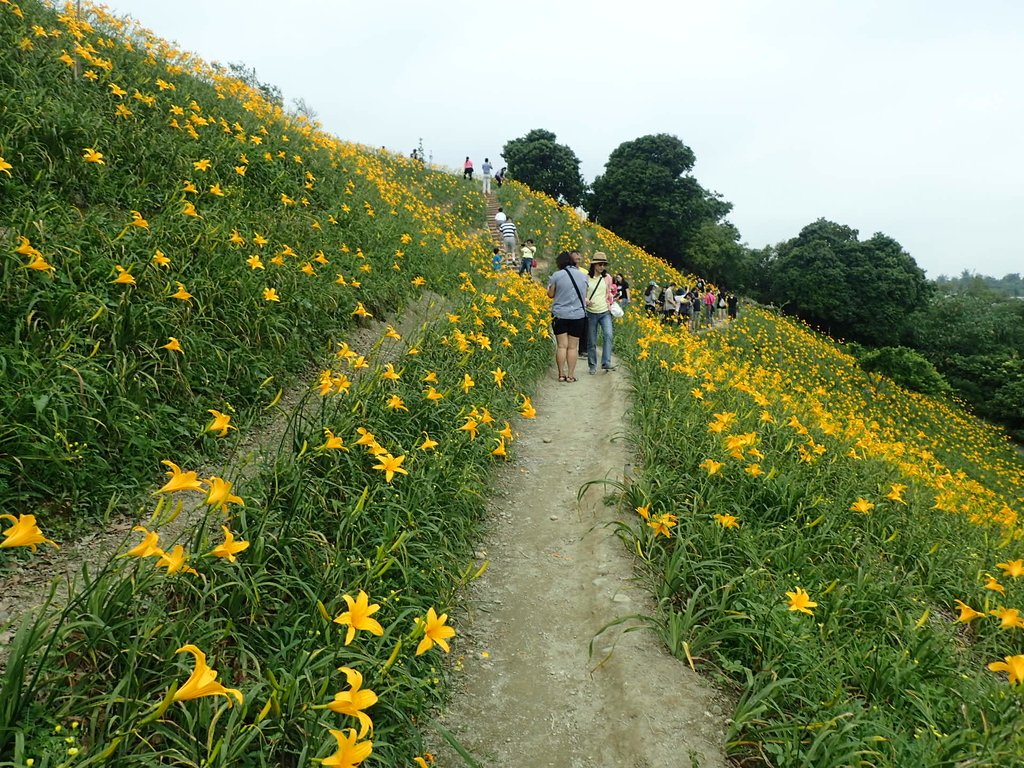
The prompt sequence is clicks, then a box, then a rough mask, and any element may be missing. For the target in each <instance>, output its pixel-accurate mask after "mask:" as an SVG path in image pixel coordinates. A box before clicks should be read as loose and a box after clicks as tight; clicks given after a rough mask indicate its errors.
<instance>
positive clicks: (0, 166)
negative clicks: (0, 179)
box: [0, 156, 14, 176]
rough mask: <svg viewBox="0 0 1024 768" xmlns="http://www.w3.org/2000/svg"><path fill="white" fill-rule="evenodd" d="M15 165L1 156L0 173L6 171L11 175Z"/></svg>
mask: <svg viewBox="0 0 1024 768" xmlns="http://www.w3.org/2000/svg"><path fill="white" fill-rule="evenodd" d="M13 167H14V166H13V165H11V164H10V163H8V162H7V161H6V160H4V158H3V156H0V173H6V174H7V175H8V176H10V175H11V168H13Z"/></svg>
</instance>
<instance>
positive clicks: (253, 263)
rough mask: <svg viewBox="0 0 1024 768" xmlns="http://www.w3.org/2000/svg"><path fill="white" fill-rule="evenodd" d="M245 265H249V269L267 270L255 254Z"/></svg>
mask: <svg viewBox="0 0 1024 768" xmlns="http://www.w3.org/2000/svg"><path fill="white" fill-rule="evenodd" d="M245 263H246V264H248V265H249V269H265V267H264V266H263V262H262V261H260V257H259V256H257V255H256V254H253V255H252V256H250V257H249V258H248V259H246V260H245Z"/></svg>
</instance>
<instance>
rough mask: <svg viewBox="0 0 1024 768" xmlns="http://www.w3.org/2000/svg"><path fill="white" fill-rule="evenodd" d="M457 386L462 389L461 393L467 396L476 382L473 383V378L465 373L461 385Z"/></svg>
mask: <svg viewBox="0 0 1024 768" xmlns="http://www.w3.org/2000/svg"><path fill="white" fill-rule="evenodd" d="M459 386H461V387H462V391H463V392H465V393H467V394H468V393H469V390H470V389H472V388H473V387H475V386H476V382H475V381H473V377H472V376H470V375H469V374H468V373H467V374H464V375H463V377H462V384H460V385H459Z"/></svg>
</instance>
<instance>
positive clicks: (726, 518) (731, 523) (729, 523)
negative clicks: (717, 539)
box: [713, 513, 740, 528]
mask: <svg viewBox="0 0 1024 768" xmlns="http://www.w3.org/2000/svg"><path fill="white" fill-rule="evenodd" d="M713 517H714V520H715V522H716V523H718V524H719V525H720V526H722V527H723V528H739V527H740V521H739V518H737V517H734V516H733V515H730V514H721V513H719V514H716V515H714V516H713Z"/></svg>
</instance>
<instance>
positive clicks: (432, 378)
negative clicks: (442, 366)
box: [423, 371, 437, 384]
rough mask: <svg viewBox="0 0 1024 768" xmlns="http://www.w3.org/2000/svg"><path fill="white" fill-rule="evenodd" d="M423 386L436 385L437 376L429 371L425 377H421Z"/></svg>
mask: <svg viewBox="0 0 1024 768" xmlns="http://www.w3.org/2000/svg"><path fill="white" fill-rule="evenodd" d="M423 382H424V383H425V384H437V374H436V373H434V372H433V371H429V372H428V373H427V375H426V376H424V377H423Z"/></svg>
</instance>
